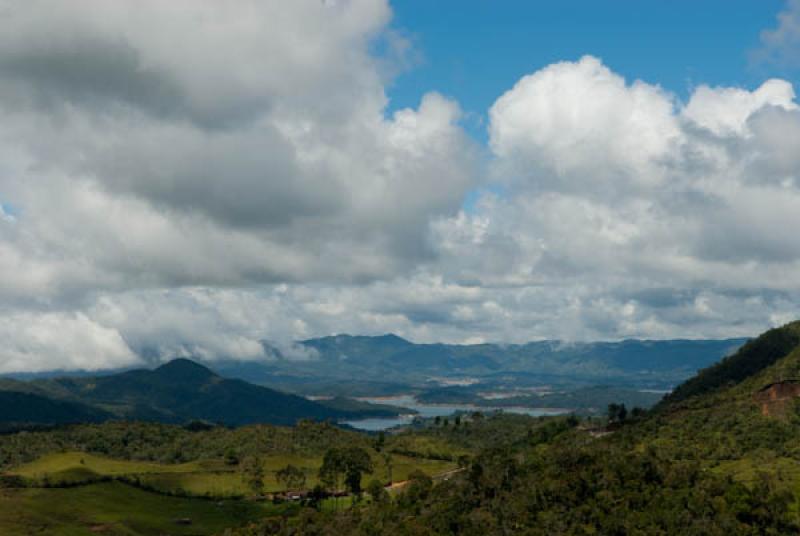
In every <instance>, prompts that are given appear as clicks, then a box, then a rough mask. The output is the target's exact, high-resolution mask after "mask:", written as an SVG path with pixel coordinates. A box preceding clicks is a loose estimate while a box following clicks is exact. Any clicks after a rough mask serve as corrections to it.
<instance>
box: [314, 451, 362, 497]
mask: <svg viewBox="0 0 800 536" xmlns="http://www.w3.org/2000/svg"><path fill="white" fill-rule="evenodd" d="M372 471H373V466H372V458H370V456H369V453H368V452H367V451H366V450H364V449H363V448H361V447H347V448H332V449H328V451H327V452H326V453H325V456H324V457H323V459H322V467H320V468H319V479H320V480H321V481H322V482H323V483H324V484H325V485H326V486H328V487H329V488H330V489H331V490H332V491H333V492H334V493H336V492H337V491H338V490H339V489H340V487H341V485H342V483H343V484H344V485H345V487H346V488H347V489H348V490H349V491H350V492H351V493H353V494H356V495H358V494H360V493H361V475H362V474H363V473H371V472H372Z"/></svg>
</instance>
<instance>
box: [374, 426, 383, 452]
mask: <svg viewBox="0 0 800 536" xmlns="http://www.w3.org/2000/svg"><path fill="white" fill-rule="evenodd" d="M385 444H386V434H385V433H383V431H381V432H378V438H377V439H376V440H375V450H376V451H378V452H380V451H381V450H382V449H383V447H384V445H385Z"/></svg>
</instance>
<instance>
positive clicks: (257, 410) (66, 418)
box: [0, 359, 386, 426]
mask: <svg viewBox="0 0 800 536" xmlns="http://www.w3.org/2000/svg"><path fill="white" fill-rule="evenodd" d="M2 389H4V390H5V391H2ZM0 393H2V394H3V396H4V397H5V398H6V399H8V400H9V402H10V405H9V407H7V408H6V409H5V410H4V411H5V414H4V413H3V411H0V421H5V422H15V423H18V422H23V421H21V419H23V420H24V422H30V423H40V424H59V423H64V422H84V421H88V422H96V421H98V420H105V419H108V418H122V419H132V420H145V421H158V422H165V423H183V422H186V421H190V420H205V421H209V422H219V423H224V424H227V425H234V426H235V425H242V424H251V423H270V424H294V423H295V422H297V421H298V420H299V419H315V420H326V419H341V418H358V417H366V416H372V415H373V412H372V411H370V409H369V408H360V407H359V408H355V409H348V408H341V407H338V408H337V407H329V406H326V405H323V404H320V403H317V402H313V401H311V400H307V399H305V398H303V397H300V396H296V395H291V394H286V393H282V392H279V391H275V390H273V389H269V388H266V387H261V386H258V385H253V384H250V383H247V382H245V381H242V380H231V379H226V378H223V377H221V376H219V375H217V374H215V373H213V372H212V371H211V370H209V369H207V368H206V367H204V366H202V365H200V364H198V363H195V362H193V361H190V360H188V359H177V360H174V361H171V362H170V363H167V364H165V365H162V366H160V367H158V368H156V369H155V370H132V371H128V372H123V373H120V374H112V375H108V376H96V377H71V378H56V379H48V380H34V381H30V382H20V381H9V380H6V381H3V382H2V383H0ZM23 395H24V396H23ZM23 406H24V407H23ZM385 413H386V409H385V408H384V409H383V410H381V414H385Z"/></svg>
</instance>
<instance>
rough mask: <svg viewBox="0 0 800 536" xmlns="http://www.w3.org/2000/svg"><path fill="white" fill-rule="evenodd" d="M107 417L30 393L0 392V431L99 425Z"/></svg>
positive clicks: (93, 410) (90, 410)
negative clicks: (37, 426) (23, 426)
mask: <svg viewBox="0 0 800 536" xmlns="http://www.w3.org/2000/svg"><path fill="white" fill-rule="evenodd" d="M110 417H111V414H109V413H108V412H106V411H103V410H101V409H97V408H93V407H90V406H87V405H85V404H80V403H77V402H69V401H64V400H53V399H50V398H47V397H43V396H40V395H36V394H32V393H23V392H15V391H0V429H2V428H3V427H6V428H10V427H13V426H15V425H19V424H25V423H37V424H43V425H55V424H74V423H82V422H101V421H105V420H107V419H109V418H110Z"/></svg>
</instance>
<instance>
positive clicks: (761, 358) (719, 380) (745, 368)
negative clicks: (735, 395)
mask: <svg viewBox="0 0 800 536" xmlns="http://www.w3.org/2000/svg"><path fill="white" fill-rule="evenodd" d="M798 345H800V321H798V322H792V323H790V324H786V325H785V326H782V327H779V328H774V329H771V330H769V331H767V332H766V333H764V334H762V335H761V336H759V337H758V338H756V339H753V340H752V341H749V342H747V343H746V344H745V345H744V346H742V347H741V348H740V349H739V350H738V351H737V352H736V353H734V354H732V355H730V356H728V357H726V358H724V359H723V360H722V361H720V362H719V363H716V364H714V365H712V366H711V367H708V368H706V369H703V370H701V371H700V372H699V373H698V374H697V375H696V376H694V377H692V378H690V379H688V380H687V381H685V382H684V383H682V384H681V385H679V386H678V387H677V388H675V390H673V391H672V393H670V394H669V395H667V396H666V397H665V398H664V401H663V402H662V404H661V406H662V407H663V406H665V405H669V404H675V403H677V402H680V401H682V400H686V399H687V398H690V397H692V396H697V395H701V394H704V393H709V392H712V391H714V390H717V389H720V388H724V387H731V386H734V385H736V384H738V383H740V382H742V381H743V380H745V379H746V378H749V377H751V376H754V375H755V374H757V373H759V372H761V371H762V370H764V369H766V368H767V367H770V366H771V365H773V364H775V363H776V362H777V361H778V360H780V359H781V358H783V357H785V356H787V355H788V354H789V353H790V352H791V351H792V350H794V349H795V348H796V347H797V346H798Z"/></svg>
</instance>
